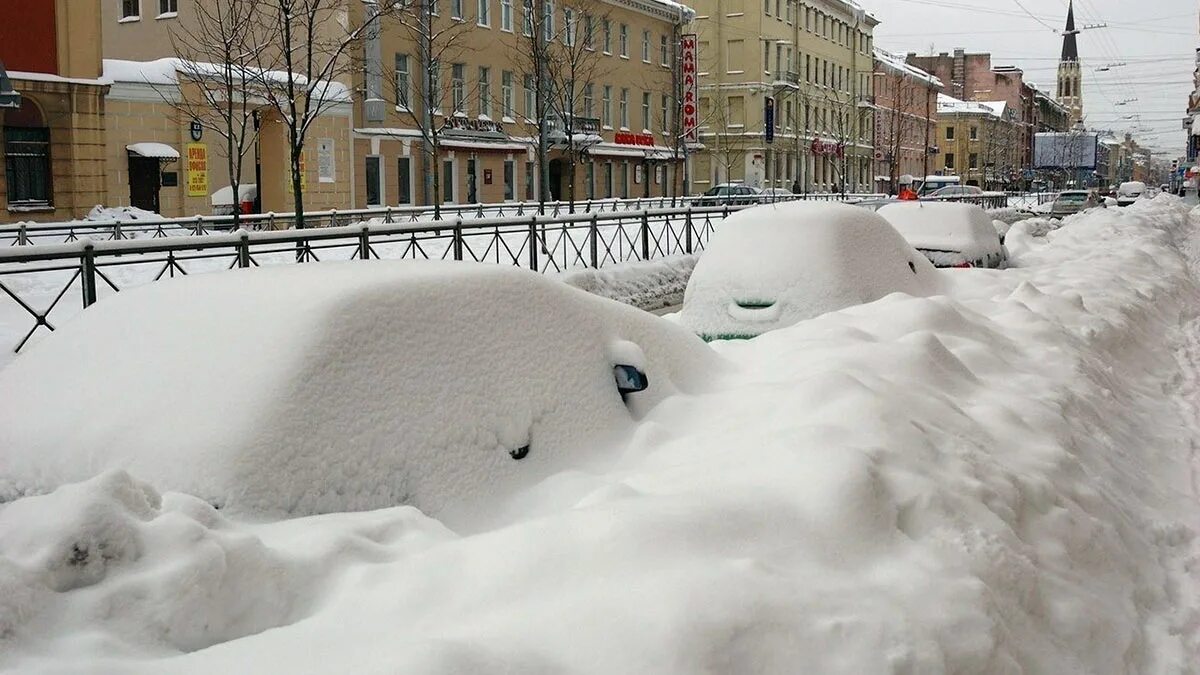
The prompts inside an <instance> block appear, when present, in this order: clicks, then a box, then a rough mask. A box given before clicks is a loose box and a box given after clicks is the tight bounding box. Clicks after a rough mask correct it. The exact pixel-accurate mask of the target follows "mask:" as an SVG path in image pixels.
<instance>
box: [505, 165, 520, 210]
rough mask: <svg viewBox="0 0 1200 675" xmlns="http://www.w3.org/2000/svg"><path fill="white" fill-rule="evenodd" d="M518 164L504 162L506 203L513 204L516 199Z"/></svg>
mask: <svg viewBox="0 0 1200 675" xmlns="http://www.w3.org/2000/svg"><path fill="white" fill-rule="evenodd" d="M516 180H517V177H516V162H514V161H513V160H511V159H506V160H504V201H506V202H511V201H512V200H513V199H514V198H515V197H516Z"/></svg>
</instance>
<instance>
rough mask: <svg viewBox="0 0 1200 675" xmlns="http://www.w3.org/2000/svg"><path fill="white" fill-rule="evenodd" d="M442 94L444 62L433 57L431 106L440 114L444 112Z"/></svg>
mask: <svg viewBox="0 0 1200 675" xmlns="http://www.w3.org/2000/svg"><path fill="white" fill-rule="evenodd" d="M442 95H443V93H442V63H441V61H438V60H437V59H433V60H431V61H430V62H429V99H430V101H429V102H430V104H431V105H430V106H429V107H430V108H432V109H433V112H435V113H437V114H439V115H440V114H442Z"/></svg>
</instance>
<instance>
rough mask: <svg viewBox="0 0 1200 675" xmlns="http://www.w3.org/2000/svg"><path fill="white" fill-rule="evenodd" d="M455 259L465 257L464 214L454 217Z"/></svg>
mask: <svg viewBox="0 0 1200 675" xmlns="http://www.w3.org/2000/svg"><path fill="white" fill-rule="evenodd" d="M454 259H455V260H462V259H463V232H462V216H461V215H460V216H458V217H457V218H455V219H454Z"/></svg>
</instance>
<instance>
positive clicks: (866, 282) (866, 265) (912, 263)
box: [651, 201, 990, 380]
mask: <svg viewBox="0 0 1200 675" xmlns="http://www.w3.org/2000/svg"><path fill="white" fill-rule="evenodd" d="M989 227H990V224H989ZM938 286H939V280H938V275H937V272H936V270H934V268H933V265H931V264H930V263H929V261H928V260H926V259H925V258H924V257H923V256H922V255H921V254H920V253H919V252H917V251H916V250H915V249H914V248H913V247H912V246H910V245H909V244H908V242H906V241H905V240H904V238H903V237H901V236H900V234H899V233H898V232H896V230H895V229H894V228H892V227H891V226H890V225H888V223H887V221H886V220H884V219H883V218H880V217H879V216H878V215H876V214H874V213H872V212H870V211H868V210H866V209H861V208H857V207H855V206H851V205H848V204H836V203H828V202H806V201H792V202H782V203H779V204H763V205H761V206H755V207H753V208H749V209H743V210H740V211H738V212H737V213H734V214H732V215H730V216H729V218H727V219H726V220H725V224H724V225H723V226H722V227H721V228H720V229H719V230H718V231H717V232H716V233H715V234H714V235H713V237H712V240H711V241H710V242H709V244H708V246H707V247H706V248H705V251H704V255H703V256H701V257H700V260H699V261H698V262H697V263H696V269H695V271H694V272H693V273H692V276H691V278H690V279H689V280H688V285H687V290H686V291H685V293H684V296H683V309H682V310H681V311H680V313H679V322H680V323H681V324H683V325H684V326H685V327H687V328H689V329H691V330H692V331H693V332H695V333H696V334H697V335H699V336H700V337H702V338H704V339H705V340H709V341H711V340H733V339H748V338H753V337H756V336H758V335H762V334H763V333H766V332H768V331H772V330H777V329H780V328H786V327H788V326H791V325H794V324H796V323H797V322H800V321H804V320H806V319H811V318H813V317H815V316H818V315H821V314H824V313H826V312H832V311H836V310H839V309H842V308H845V307H850V306H852V305H859V304H862V303H867V302H874V301H876V300H879V299H880V298H883V297H884V296H886V295H890V294H892V293H908V294H909V295H921V296H925V295H932V294H934V293H936V292H937V290H938ZM651 379H652V380H653V377H651Z"/></svg>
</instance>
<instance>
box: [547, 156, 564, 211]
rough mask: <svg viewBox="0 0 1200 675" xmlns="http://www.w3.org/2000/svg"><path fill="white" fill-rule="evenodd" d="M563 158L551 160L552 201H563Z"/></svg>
mask: <svg viewBox="0 0 1200 675" xmlns="http://www.w3.org/2000/svg"><path fill="white" fill-rule="evenodd" d="M562 180H563V160H561V159H552V160H550V201H552V202H558V201H562V194H563V189H562Z"/></svg>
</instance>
